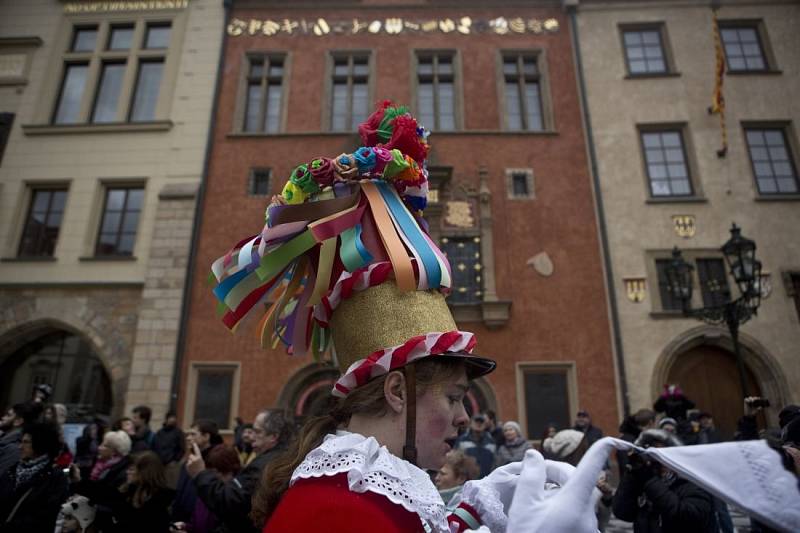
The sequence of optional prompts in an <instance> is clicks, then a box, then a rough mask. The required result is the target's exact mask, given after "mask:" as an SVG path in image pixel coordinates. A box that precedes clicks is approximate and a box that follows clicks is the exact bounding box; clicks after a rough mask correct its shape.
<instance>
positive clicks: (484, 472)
mask: <svg viewBox="0 0 800 533" xmlns="http://www.w3.org/2000/svg"><path fill="white" fill-rule="evenodd" d="M455 447H456V449H458V450H462V451H463V452H464V453H465V454H467V455H469V456H472V457H474V458H475V460H476V461H477V462H478V466H479V467H480V468H481V477H485V476H488V475H489V473H490V472H491V471H492V468H493V467H494V456H495V453H497V445H496V444H495V443H494V439H493V438H492V436H491V435H490V434H489V432H488V431H486V415H484V414H483V413H478V414H476V415H472V421H471V422H470V426H469V431H467V432H466V433H464V434H463V435H462V436H460V437H459V438H458V440H456V446H455Z"/></svg>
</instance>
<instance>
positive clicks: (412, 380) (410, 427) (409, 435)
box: [403, 364, 417, 466]
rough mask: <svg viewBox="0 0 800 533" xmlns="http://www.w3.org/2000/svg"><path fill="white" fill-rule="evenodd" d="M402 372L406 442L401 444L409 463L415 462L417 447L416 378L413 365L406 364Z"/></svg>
mask: <svg viewBox="0 0 800 533" xmlns="http://www.w3.org/2000/svg"><path fill="white" fill-rule="evenodd" d="M403 373H404V374H405V376H406V397H407V400H406V443H405V445H404V446H403V459H405V460H406V461H408V462H409V463H411V464H412V465H415V466H416V464H417V447H416V444H415V442H416V432H417V379H416V369H415V368H414V365H413V364H411V365H407V366H406V367H404V368H403Z"/></svg>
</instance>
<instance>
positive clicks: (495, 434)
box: [484, 409, 506, 447]
mask: <svg viewBox="0 0 800 533" xmlns="http://www.w3.org/2000/svg"><path fill="white" fill-rule="evenodd" d="M484 414H485V415H486V431H488V432H489V434H490V435H491V436H492V439H494V444H495V446H497V447H499V446H500V445H501V444H503V443H504V442H505V441H506V438H505V435H504V433H503V424H500V423H498V422H497V413H495V412H494V411H492V410H491V409H487V410H486V413H484Z"/></svg>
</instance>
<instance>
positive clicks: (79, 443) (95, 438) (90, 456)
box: [75, 422, 103, 478]
mask: <svg viewBox="0 0 800 533" xmlns="http://www.w3.org/2000/svg"><path fill="white" fill-rule="evenodd" d="M102 438H103V436H102V431H101V429H100V425H99V424H97V423H96V422H92V423H90V424H87V425H86V427H84V428H83V433H82V434H81V436H80V437H78V438H77V439H76V440H75V464H76V465H77V466H78V468H79V469H80V471H81V477H84V478H87V477H89V474H91V472H92V467H93V466H94V463H95V461H96V460H97V450H98V448H99V447H100V443H101V442H102Z"/></svg>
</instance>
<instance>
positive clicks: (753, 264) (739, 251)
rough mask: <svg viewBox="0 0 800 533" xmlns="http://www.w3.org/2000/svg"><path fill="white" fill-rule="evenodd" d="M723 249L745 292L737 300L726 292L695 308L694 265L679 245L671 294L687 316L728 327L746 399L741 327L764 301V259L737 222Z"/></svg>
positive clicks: (673, 263)
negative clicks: (719, 298)
mask: <svg viewBox="0 0 800 533" xmlns="http://www.w3.org/2000/svg"><path fill="white" fill-rule="evenodd" d="M721 250H722V253H723V254H724V256H725V262H726V263H727V264H728V268H729V269H730V273H731V276H733V279H734V280H735V281H736V285H737V286H738V287H739V292H740V293H741V294H740V296H739V297H738V298H736V299H735V300H732V299H731V295H730V293H728V294H726V295H725V296H726V297H725V301H724V302H723V303H721V304H719V305H714V306H708V307H701V308H699V309H692V303H691V302H692V272H693V271H694V267H693V266H692V265H690V264H689V263H687V262H686V261H684V259H683V257H682V256H681V251H680V250H679V249H678V247H677V246H676V247H675V248H674V249H673V250H672V261H671V262H670V264H669V266H668V267H667V271H666V274H667V283H668V285H669V290H670V291H671V293H672V294H674V295H675V296H676V297H677V298H679V299H680V300H681V306H682V309H683V315H684V316H687V317H693V318H697V319H700V320H702V321H704V322H707V323H709V324H715V325H722V324H725V325H726V326H728V330H729V331H730V333H731V339H733V350H734V353H735V355H736V366H737V368H738V370H739V382H740V384H741V387H742V395H743V396H744V397H745V398H746V397H747V381H746V379H745V370H744V361H743V360H742V353H741V350H740V348H739V326H741V325H742V324H744V323H745V322H747V321H748V320H750V318H752V317H753V316H755V315H756V313H757V312H758V306H759V305H760V304H761V261H758V260H757V259H756V243H755V242H753V241H751V240H750V239H748V238H746V237H742V233H741V228H739V227H738V226H737V225H736V224H733V226H732V227H731V238H730V239H729V240H728V242H726V243H725V244H723V245H722V248H721Z"/></svg>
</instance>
